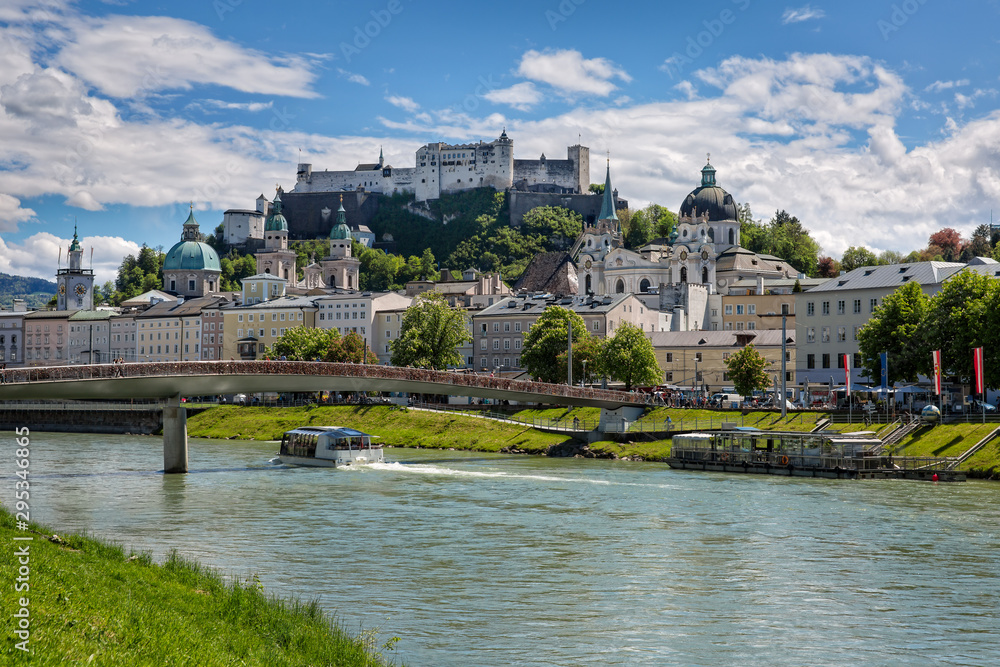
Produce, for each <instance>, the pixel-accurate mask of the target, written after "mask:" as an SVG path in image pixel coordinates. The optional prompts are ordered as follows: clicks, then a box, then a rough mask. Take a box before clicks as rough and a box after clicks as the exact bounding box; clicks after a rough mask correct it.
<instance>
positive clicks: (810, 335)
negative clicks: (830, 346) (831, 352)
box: [806, 327, 816, 343]
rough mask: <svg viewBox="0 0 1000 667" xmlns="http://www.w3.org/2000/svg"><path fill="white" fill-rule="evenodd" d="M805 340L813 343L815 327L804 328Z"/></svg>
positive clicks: (814, 340)
mask: <svg viewBox="0 0 1000 667" xmlns="http://www.w3.org/2000/svg"><path fill="white" fill-rule="evenodd" d="M806 342H807V343H815V342H816V327H807V328H806Z"/></svg>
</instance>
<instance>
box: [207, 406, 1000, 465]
mask: <svg viewBox="0 0 1000 667" xmlns="http://www.w3.org/2000/svg"><path fill="white" fill-rule="evenodd" d="M599 412H600V411H599V410H597V409H596V408H550V409H545V410H535V409H528V410H522V411H519V412H516V413H514V415H513V417H514V418H516V419H517V418H520V419H524V420H525V421H530V420H534V419H551V420H563V421H566V422H571V421H572V420H573V419H574V418H578V419H580V421H581V422H584V421H593V420H596V419H597V416H598V414H599ZM824 416H825V415H823V414H821V413H816V412H798V413H790V414H789V415H787V416H786V417H785V418H784V419H782V418H781V416H780V415H779V414H777V413H773V412H765V411H761V412H751V413H748V414H746V415H744V414H742V413H740V412H736V411H733V412H718V411H714V410H692V409H675V408H656V409H655V410H650V411H648V412H647V413H646V414H645V415H643V417H642V418H641V419H640V420H639V421H638V422H636V423H637V424H638V425H642V424H643V423H650V424H651V423H654V422H656V423H662V422H663V421H665V420H666V419H667V418H670V419H671V420H672V421H673V423H674V424H677V425H680V424H681V423H692V422H693V423H694V424H698V423H699V422H702V423H705V422H709V421H711V420H715V421H716V422H718V421H720V420H724V421H731V422H733V423H738V424H741V425H746V426H754V427H756V428H761V429H764V430H787V431H809V430H811V429H812V428H813V427H815V425H816V423H817V421H818V420H819V419H820V418H822V417H824ZM308 424H315V425H324V424H339V425H343V426H350V427H352V428H357V429H359V430H362V431H365V432H368V433H374V434H376V435H379V436H381V442H382V444H384V445H386V446H393V447H420V448H430V449H458V450H462V449H464V450H472V451H485V452H514V453H525V454H544V455H548V456H584V457H588V458H590V457H594V458H616V459H629V460H637V461H665V460H666V459H667V458H668V457H669V455H670V439H669V438H666V439H656V438H655V437H654V436H653V435H651V434H649V433H643V432H632V433H630V434H629V440H627V441H624V442H615V441H610V440H602V441H598V442H592V443H590V444H589V445H586V444H584V443H582V442H580V441H578V440H575V439H573V438H572V437H569V436H566V435H562V434H555V433H545V432H542V431H539V430H536V429H534V428H531V427H530V426H527V425H525V426H521V425H518V424H511V423H506V422H499V421H495V420H491V419H483V418H480V417H476V416H474V415H472V414H464V413H461V412H446V413H443V412H433V411H426V410H410V409H405V408H404V409H400V408H397V407H395V406H350V405H342V406H307V407H301V408H268V407H256V408H254V407H251V408H247V407H237V406H217V407H211V408H208V409H206V410H204V411H202V412H200V413H198V414H196V415H192V416H190V417H188V434H189V435H190V436H191V437H199V438H238V439H249V440H278V439H280V438H281V434H282V433H284V432H285V431H287V430H289V429H292V428H295V427H297V426H304V425H308ZM846 426H847V425H846V424H837V425H835V427H841V428H842V427H846ZM995 427H996V425H995V424H994V425H990V424H987V425H985V426H982V425H975V424H972V425H969V424H963V423H956V424H940V425H937V426H934V427H928V428H926V429H920V430H918V431H916V432H914V433H913V434H911V435H910V436H907V437H906V438H904V440H903V441H902V442H901V443H900V444H899V445H898V446H897V448H896V452H897V453H898V454H900V455H905V456H958V455H960V454H961V453H962V452H964V451H966V450H967V449H969V448H970V447H972V446H973V445H974V444H976V443H977V442H978V441H979V440H980V439H982V438H983V437H985V436H986V435H987V434H988V433H990V432H991V431H992V429H993V428H995ZM695 428H698V427H697V426H696V427H695ZM860 428H863V426H862V425H860V424H858V425H856V429H860ZM871 428H874V427H871ZM856 429H855V430H856ZM962 469H963V470H965V471H967V472H968V474H969V475H970V476H971V477H978V478H983V479H995V478H998V477H1000V438H998V439H994V440H993V441H992V442H990V443H988V444H987V445H986V446H985V447H983V448H982V449H980V450H979V451H978V452H976V454H974V455H973V456H972V457H971V458H969V460H968V461H966V462H965V464H963V466H962Z"/></svg>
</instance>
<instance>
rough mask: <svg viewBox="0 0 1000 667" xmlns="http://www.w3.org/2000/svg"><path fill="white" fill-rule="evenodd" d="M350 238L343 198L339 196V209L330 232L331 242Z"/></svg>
mask: <svg viewBox="0 0 1000 667" xmlns="http://www.w3.org/2000/svg"><path fill="white" fill-rule="evenodd" d="M349 238H351V228H350V227H348V226H347V211H345V210H344V196H343V195H341V196H340V208H338V209H337V222H336V224H335V225H334V226H333V229H331V230H330V239H331V240H333V241H337V240H344V239H349Z"/></svg>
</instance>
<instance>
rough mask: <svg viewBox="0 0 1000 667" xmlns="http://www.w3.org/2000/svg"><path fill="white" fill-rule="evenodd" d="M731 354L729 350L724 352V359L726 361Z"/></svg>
mask: <svg viewBox="0 0 1000 667" xmlns="http://www.w3.org/2000/svg"><path fill="white" fill-rule="evenodd" d="M729 356H730V354H729V352H723V353H722V360H723V361H725V360H726V359H728V358H729Z"/></svg>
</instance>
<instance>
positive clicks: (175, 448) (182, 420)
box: [163, 396, 188, 473]
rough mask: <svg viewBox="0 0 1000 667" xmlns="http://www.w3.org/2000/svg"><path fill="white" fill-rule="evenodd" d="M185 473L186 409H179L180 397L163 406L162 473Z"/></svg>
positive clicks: (170, 399) (186, 443)
mask: <svg viewBox="0 0 1000 667" xmlns="http://www.w3.org/2000/svg"><path fill="white" fill-rule="evenodd" d="M187 471H188V434H187V408H184V407H181V397H180V396H174V397H173V398H169V399H167V403H166V405H164V406H163V472H165V473H175V472H187Z"/></svg>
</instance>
